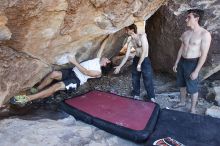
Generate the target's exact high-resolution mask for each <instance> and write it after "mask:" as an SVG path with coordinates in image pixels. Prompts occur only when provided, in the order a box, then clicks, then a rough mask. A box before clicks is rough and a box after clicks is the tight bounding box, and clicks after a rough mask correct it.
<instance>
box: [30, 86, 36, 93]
mask: <svg viewBox="0 0 220 146" xmlns="http://www.w3.org/2000/svg"><path fill="white" fill-rule="evenodd" d="M30 92H31V94H36V93H37V92H38V89H37V88H34V87H32V88H31V89H30Z"/></svg>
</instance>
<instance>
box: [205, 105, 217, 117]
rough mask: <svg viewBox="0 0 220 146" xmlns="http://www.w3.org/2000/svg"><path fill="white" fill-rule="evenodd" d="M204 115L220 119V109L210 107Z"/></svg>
mask: <svg viewBox="0 0 220 146" xmlns="http://www.w3.org/2000/svg"><path fill="white" fill-rule="evenodd" d="M205 114H206V115H209V116H212V117H215V118H220V107H219V106H212V107H210V108H208V109H207V110H206V112H205Z"/></svg>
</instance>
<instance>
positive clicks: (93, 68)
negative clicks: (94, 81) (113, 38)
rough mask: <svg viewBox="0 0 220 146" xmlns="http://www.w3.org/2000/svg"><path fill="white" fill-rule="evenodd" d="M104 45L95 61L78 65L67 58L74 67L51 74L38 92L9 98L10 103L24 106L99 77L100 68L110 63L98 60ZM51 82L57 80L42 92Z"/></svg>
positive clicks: (106, 60)
mask: <svg viewBox="0 0 220 146" xmlns="http://www.w3.org/2000/svg"><path fill="white" fill-rule="evenodd" d="M105 44H106V40H105V41H104V43H103V44H102V46H101V49H100V51H99V53H98V55H97V58H95V59H92V60H88V61H85V62H82V63H78V62H77V61H76V58H75V56H71V57H69V62H70V63H72V64H74V65H75V67H74V68H70V69H64V70H60V71H53V72H51V73H50V74H49V75H48V76H47V77H46V78H45V79H44V80H43V81H42V82H41V84H40V85H39V86H38V87H37V91H40V92H38V93H36V94H33V95H28V96H26V95H19V96H14V97H13V98H11V100H10V103H12V104H19V105H24V104H26V103H27V102H29V101H32V100H35V99H40V98H41V99H42V98H46V97H48V96H50V95H52V94H53V93H55V92H57V91H60V90H67V91H72V92H73V91H75V90H76V88H77V87H79V86H80V85H83V84H84V83H85V82H87V80H88V79H89V78H99V77H101V75H102V71H101V67H106V66H107V65H108V64H109V63H110V60H109V59H108V58H105V57H103V58H100V56H101V53H100V52H102V51H103V49H104V45H105ZM53 80H57V81H58V83H55V84H53V85H52V86H50V87H48V88H47V89H45V90H42V89H44V88H45V87H47V86H48V85H49V84H50V83H52V81H53Z"/></svg>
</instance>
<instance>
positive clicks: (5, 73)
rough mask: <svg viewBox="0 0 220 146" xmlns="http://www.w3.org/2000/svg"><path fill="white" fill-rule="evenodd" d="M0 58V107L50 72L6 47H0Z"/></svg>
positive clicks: (43, 64)
mask: <svg viewBox="0 0 220 146" xmlns="http://www.w3.org/2000/svg"><path fill="white" fill-rule="evenodd" d="M0 58H1V62H0V93H1V94H0V105H1V104H2V103H4V102H7V101H8V99H9V98H10V97H12V96H13V95H15V94H16V93H18V92H19V91H22V90H25V89H27V88H28V87H31V86H33V85H34V84H35V83H36V82H37V81H39V80H40V79H41V78H43V77H44V76H45V75H46V74H47V73H48V72H49V71H50V70H51V68H50V67H49V66H48V65H46V64H45V63H42V62H41V61H39V60H38V59H33V58H32V57H30V56H29V55H26V54H24V53H21V52H17V51H15V50H13V49H11V48H8V47H0Z"/></svg>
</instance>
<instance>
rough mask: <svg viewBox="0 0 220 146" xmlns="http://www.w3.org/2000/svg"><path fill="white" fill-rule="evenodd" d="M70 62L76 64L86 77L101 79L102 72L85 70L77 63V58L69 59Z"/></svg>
mask: <svg viewBox="0 0 220 146" xmlns="http://www.w3.org/2000/svg"><path fill="white" fill-rule="evenodd" d="M69 61H70V62H71V63H72V64H74V65H75V66H76V67H77V68H78V69H79V71H80V72H81V73H83V74H84V75H87V76H90V77H95V78H98V77H101V72H99V71H95V70H87V69H86V68H84V67H83V66H81V65H80V64H79V63H78V62H77V61H76V58H75V56H71V57H69Z"/></svg>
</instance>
